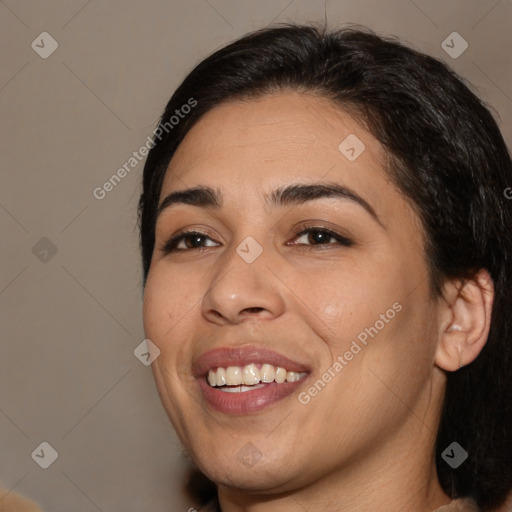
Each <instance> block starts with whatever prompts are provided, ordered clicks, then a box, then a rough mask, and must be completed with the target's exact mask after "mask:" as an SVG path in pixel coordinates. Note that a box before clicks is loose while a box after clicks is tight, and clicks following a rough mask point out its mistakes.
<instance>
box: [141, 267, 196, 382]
mask: <svg viewBox="0 0 512 512" xmlns="http://www.w3.org/2000/svg"><path fill="white" fill-rule="evenodd" d="M195 282H196V281H194V279H187V276H186V275H183V273H179V272H176V271H174V272H168V271H165V269H164V267H163V265H160V266H159V265H156V266H155V267H152V268H151V269H150V272H149V274H148V279H147V282H146V287H145V290H144V301H143V324H144V333H145V335H146V338H148V339H150V340H151V341H152V342H153V343H154V344H155V345H156V346H157V347H158V348H159V349H160V356H159V359H160V361H159V362H160V364H162V363H163V362H165V367H166V369H170V368H173V367H175V366H176V365H177V364H178V363H179V362H180V361H181V362H184V361H185V358H184V357H182V356H183V351H184V349H185V347H186V345H187V344H186V343H185V341H186V339H187V338H189V337H190V336H191V334H192V329H191V322H192V321H193V317H194V315H197V311H196V310H198V309H199V308H200V302H201V297H202V295H203V294H204V290H199V289H197V286H195V284H194V283H195ZM180 373H181V372H180Z"/></svg>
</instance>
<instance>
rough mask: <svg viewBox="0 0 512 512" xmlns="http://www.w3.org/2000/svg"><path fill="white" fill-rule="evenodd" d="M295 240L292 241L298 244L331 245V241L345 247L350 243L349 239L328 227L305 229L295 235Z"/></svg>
mask: <svg viewBox="0 0 512 512" xmlns="http://www.w3.org/2000/svg"><path fill="white" fill-rule="evenodd" d="M301 239H302V240H303V241H302V242H301V241H300V240H301ZM297 240H298V241H297V242H294V243H295V244H298V245H333V241H334V242H337V243H339V244H341V245H344V246H347V247H349V246H351V245H352V241H351V240H349V239H348V238H345V237H344V236H341V235H340V234H338V233H334V232H333V231H330V230H328V229H314V228H309V229H305V230H304V231H301V232H300V233H299V234H298V235H297Z"/></svg>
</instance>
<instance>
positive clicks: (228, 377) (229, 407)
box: [192, 345, 311, 415]
mask: <svg viewBox="0 0 512 512" xmlns="http://www.w3.org/2000/svg"><path fill="white" fill-rule="evenodd" d="M192 373H193V375H194V376H195V378H196V379H197V383H198V385H199V390H200V393H201V395H202V399H203V400H204V402H205V404H206V405H207V406H208V407H210V408H212V409H214V410H216V411H217V412H220V413H222V414H229V415H247V414H254V413H258V412H263V410H266V409H267V408H271V406H273V405H276V404H277V402H280V401H282V400H284V399H285V398H286V397H289V396H290V395H292V394H293V393H295V391H297V389H298V388H299V387H302V386H303V385H304V382H305V381H306V380H307V379H308V377H309V375H310V374H311V368H310V367H309V366H308V365H307V364H304V363H300V362H297V361H293V360H291V359H289V358H287V357H286V356H284V355H281V354H279V353H277V352H275V351H273V350H270V349H268V348H264V347H258V346H254V345H243V346H238V347H220V348H216V349H213V350H210V351H208V352H205V353H203V354H202V355H201V356H199V357H198V358H197V359H196V360H195V361H194V363H193V365H192ZM290 403H291V402H290Z"/></svg>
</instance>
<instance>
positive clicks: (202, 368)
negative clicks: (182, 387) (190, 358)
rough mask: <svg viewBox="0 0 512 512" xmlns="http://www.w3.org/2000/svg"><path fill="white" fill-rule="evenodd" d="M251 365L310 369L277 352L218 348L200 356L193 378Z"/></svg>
mask: <svg viewBox="0 0 512 512" xmlns="http://www.w3.org/2000/svg"><path fill="white" fill-rule="evenodd" d="M251 363H263V364H265V363H267V364H271V365H274V366H280V367H281V368H285V369H286V370H287V371H289V372H307V373H310V371H311V370H310V368H309V367H308V366H307V365H305V364H302V363H299V362H297V361H293V360H291V359H289V358H288V357H286V356H283V355H282V354H279V353H278V352H274V351H273V350H270V349H268V348H263V347H257V346H254V345H247V346H240V347H220V348H215V349H213V350H209V351H207V352H204V353H203V354H201V355H200V356H199V357H198V358H197V359H196V360H195V361H194V363H193V365H192V373H193V374H194V376H195V377H204V376H205V375H206V374H207V373H208V370H210V369H211V368H218V367H222V368H227V367H228V366H246V365H248V364H251Z"/></svg>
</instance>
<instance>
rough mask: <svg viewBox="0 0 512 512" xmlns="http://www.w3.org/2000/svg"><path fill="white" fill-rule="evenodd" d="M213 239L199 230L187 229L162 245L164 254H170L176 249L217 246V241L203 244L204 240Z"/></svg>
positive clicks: (186, 249)
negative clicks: (211, 243)
mask: <svg viewBox="0 0 512 512" xmlns="http://www.w3.org/2000/svg"><path fill="white" fill-rule="evenodd" d="M206 240H210V241H211V242H213V240H212V239H211V238H210V237H209V236H208V235H206V234H205V233H201V232H199V231H186V232H184V233H180V234H179V235H176V236H173V237H171V238H169V239H168V240H167V241H166V242H165V243H164V245H163V247H162V249H161V250H162V252H163V253H164V254H169V253H171V252H175V251H189V250H191V249H203V248H204V247H215V244H216V242H214V243H213V245H203V243H204V241H206Z"/></svg>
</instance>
